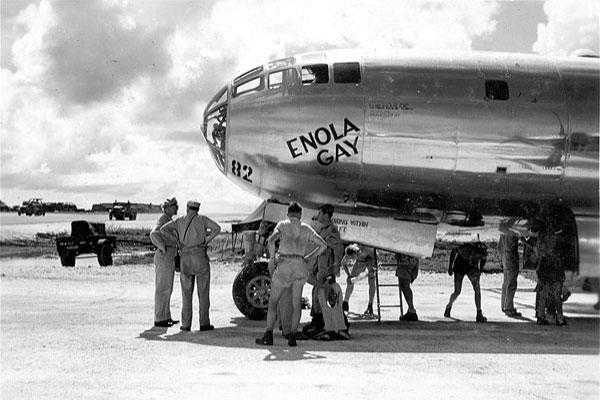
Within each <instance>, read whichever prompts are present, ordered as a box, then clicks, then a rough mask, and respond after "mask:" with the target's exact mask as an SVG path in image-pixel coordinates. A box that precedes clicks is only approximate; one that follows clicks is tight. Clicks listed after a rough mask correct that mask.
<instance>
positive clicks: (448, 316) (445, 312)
mask: <svg viewBox="0 0 600 400" xmlns="http://www.w3.org/2000/svg"><path fill="white" fill-rule="evenodd" d="M451 310H452V306H451V305H450V304H448V305H447V306H446V310H444V317H446V318H450V311H451Z"/></svg>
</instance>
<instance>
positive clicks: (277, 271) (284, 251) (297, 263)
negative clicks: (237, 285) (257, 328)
mask: <svg viewBox="0 0 600 400" xmlns="http://www.w3.org/2000/svg"><path fill="white" fill-rule="evenodd" d="M287 215H288V219H286V220H284V221H281V222H279V223H278V224H277V226H276V227H275V230H274V231H273V234H272V235H271V236H270V237H269V239H268V245H269V254H270V256H271V258H270V260H269V270H271V269H273V270H274V272H273V274H272V275H271V276H272V278H271V294H270V296H269V309H268V311H267V330H266V332H265V334H264V335H263V337H262V338H258V339H256V344H261V345H267V346H272V345H273V328H274V327H275V320H276V317H277V305H278V303H279V300H280V299H281V295H282V294H283V292H284V290H285V288H289V287H291V290H292V310H293V311H292V314H291V316H290V315H289V313H282V314H283V315H282V318H288V319H289V318H291V323H290V325H291V330H290V332H289V334H288V345H290V346H296V333H297V331H298V324H299V323H300V316H301V312H302V288H303V287H304V283H305V282H306V279H307V277H308V268H307V262H308V260H309V259H310V258H311V257H313V256H315V255H319V254H321V253H322V252H324V251H325V249H326V248H327V244H326V243H325V241H324V240H323V239H322V238H321V237H320V236H319V235H317V233H316V232H315V231H314V230H313V228H311V227H310V226H308V225H307V224H305V223H303V222H301V221H300V218H302V207H301V206H300V204H298V203H296V202H292V203H291V204H290V206H289V207H288V214H287ZM278 240H279V250H278V252H277V254H276V252H275V242H276V241H278ZM309 242H310V243H313V244H315V245H316V246H317V247H316V248H315V249H314V250H312V251H311V252H310V253H308V254H307V253H306V250H307V247H308V243H309ZM282 322H283V321H282Z"/></svg>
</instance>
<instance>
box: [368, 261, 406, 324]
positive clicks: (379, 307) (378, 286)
mask: <svg viewBox="0 0 600 400" xmlns="http://www.w3.org/2000/svg"><path fill="white" fill-rule="evenodd" d="M375 265H377V268H376V269H375V284H376V287H377V322H381V309H382V308H398V307H399V308H400V315H404V307H403V304H402V291H401V290H400V285H399V284H398V283H395V284H394V283H384V284H379V269H380V268H381V267H390V266H393V267H395V266H396V264H395V263H394V264H383V263H382V264H380V263H379V262H378V261H377V250H375ZM380 287H382V288H383V287H397V288H398V296H399V298H400V304H381V297H380V296H379V288H380Z"/></svg>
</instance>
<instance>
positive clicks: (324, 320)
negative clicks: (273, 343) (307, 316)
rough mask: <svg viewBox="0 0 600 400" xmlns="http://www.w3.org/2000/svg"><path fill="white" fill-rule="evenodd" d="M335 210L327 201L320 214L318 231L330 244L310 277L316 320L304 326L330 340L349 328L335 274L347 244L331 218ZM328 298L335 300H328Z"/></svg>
mask: <svg viewBox="0 0 600 400" xmlns="http://www.w3.org/2000/svg"><path fill="white" fill-rule="evenodd" d="M333 210H334V209H333V206H332V205H331V204H324V205H322V206H321V207H320V208H319V213H318V214H317V221H318V223H319V228H318V230H317V233H318V234H319V236H321V237H322V238H323V240H325V243H327V249H326V250H325V251H324V252H323V253H321V254H320V255H319V256H318V257H317V262H316V263H315V265H314V268H313V270H312V274H310V275H309V277H308V283H310V284H311V285H313V290H312V300H313V319H312V321H311V322H310V323H309V324H308V325H306V326H305V327H304V328H303V329H302V331H303V332H304V333H305V334H307V335H310V336H313V337H317V336H320V334H321V333H324V334H326V335H325V337H327V338H330V339H333V338H337V337H338V336H339V335H338V332H339V331H344V330H346V328H347V327H346V324H345V321H344V312H343V310H342V295H341V288H340V287H339V285H338V284H337V283H336V282H335V277H336V276H339V274H340V264H341V262H342V257H343V256H344V244H343V243H342V238H341V237H340V232H339V230H338V228H337V226H335V224H334V223H333V222H332V221H331V217H332V216H333ZM328 294H330V295H328ZM337 294H339V295H337ZM328 298H331V299H332V300H333V302H330V301H328ZM338 303H339V304H338ZM337 306H339V307H337ZM323 330H324V331H325V332H322V331H323ZM344 338H346V337H344Z"/></svg>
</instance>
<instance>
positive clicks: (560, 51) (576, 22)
mask: <svg viewBox="0 0 600 400" xmlns="http://www.w3.org/2000/svg"><path fill="white" fill-rule="evenodd" d="M544 12H545V13H546V15H547V16H548V23H547V24H538V29H537V33H538V39H537V41H536V42H535V43H534V44H533V51H535V52H537V53H540V54H545V55H555V56H568V55H570V54H571V53H572V52H573V51H575V50H577V49H588V50H592V51H594V52H596V54H600V52H599V43H598V38H599V32H598V24H599V22H598V21H599V18H600V3H598V1H596V0H584V1H577V2H571V1H563V0H548V1H546V2H545V3H544Z"/></svg>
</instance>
